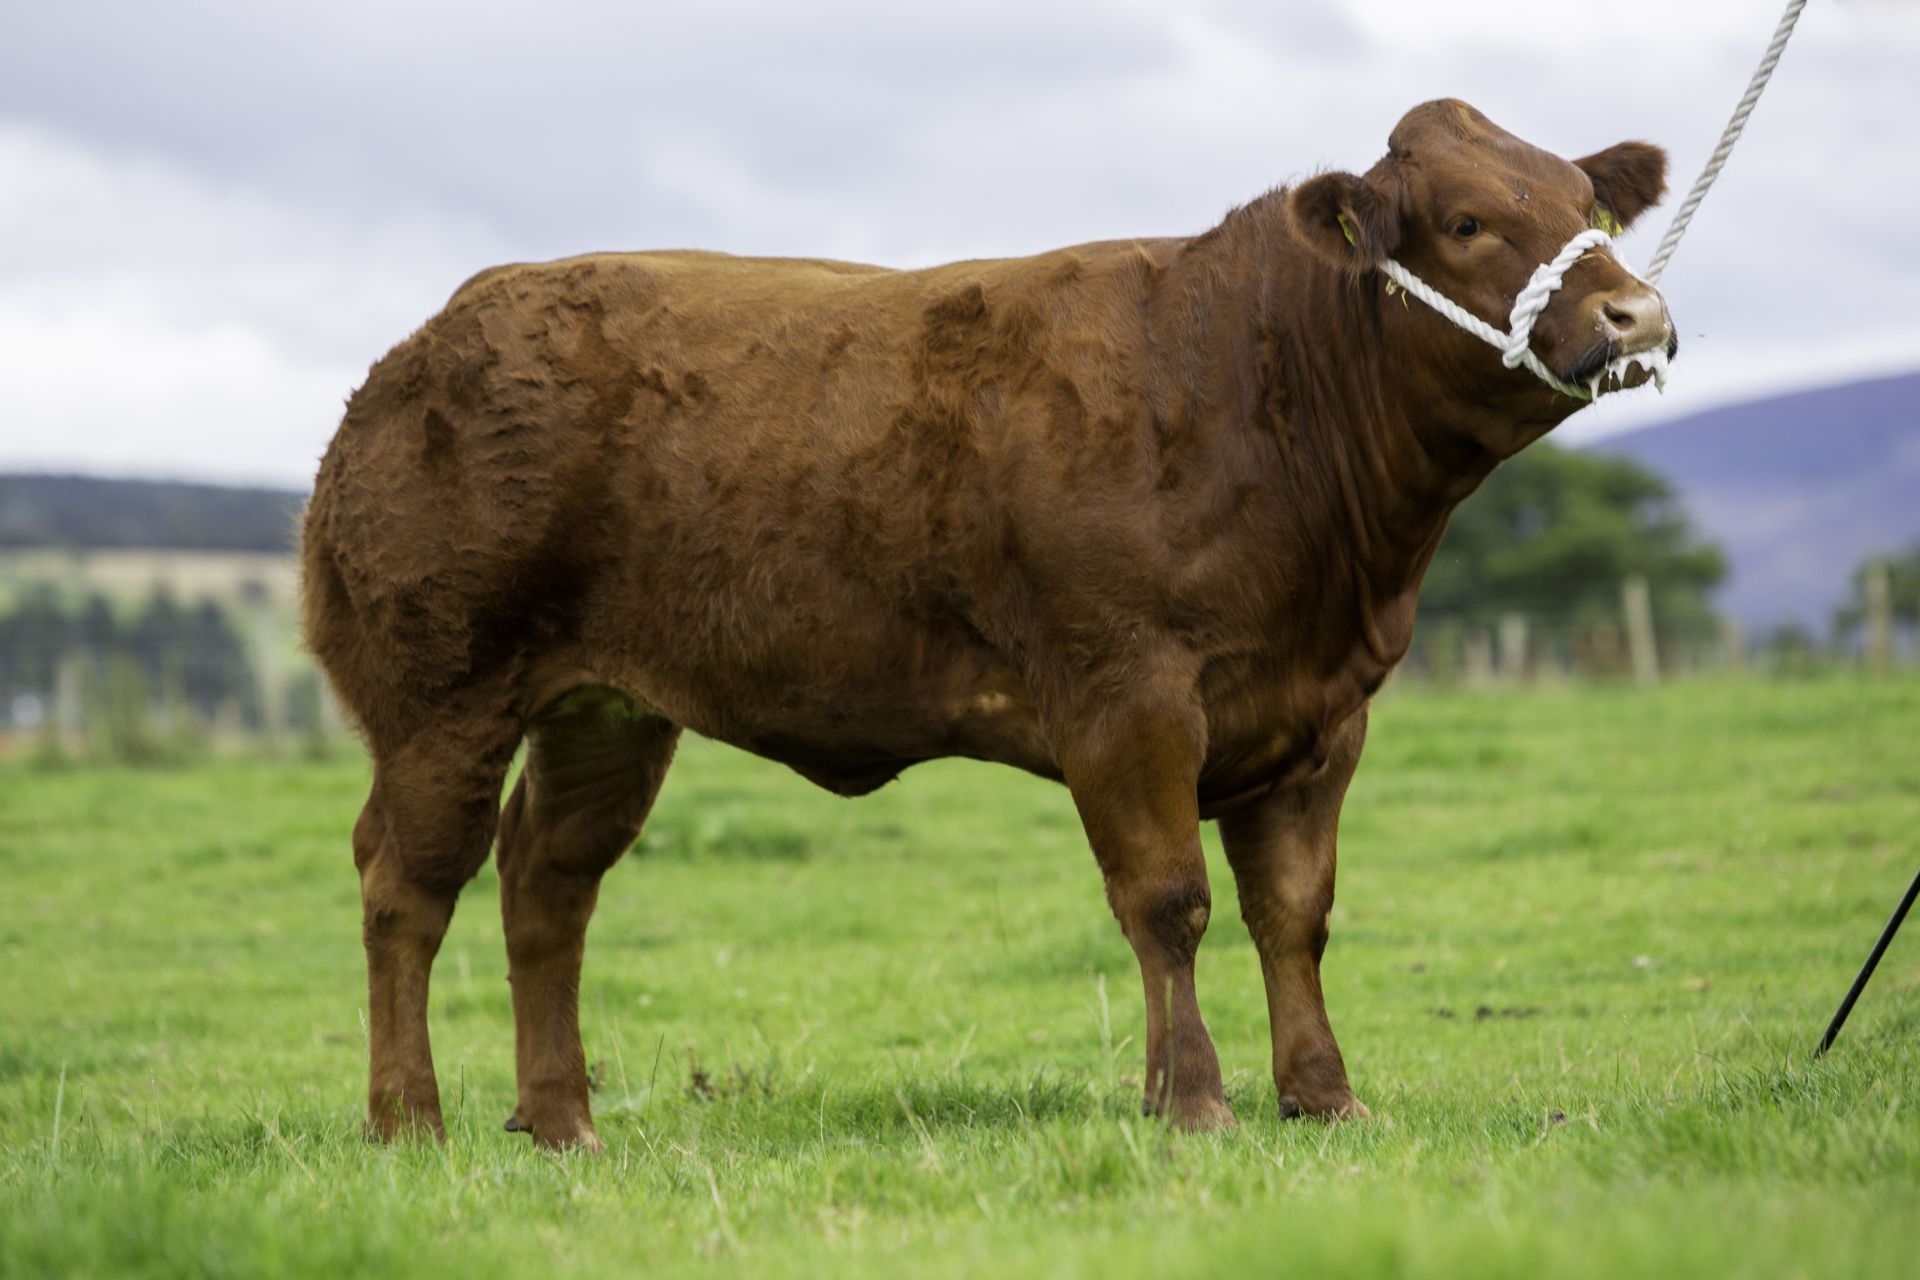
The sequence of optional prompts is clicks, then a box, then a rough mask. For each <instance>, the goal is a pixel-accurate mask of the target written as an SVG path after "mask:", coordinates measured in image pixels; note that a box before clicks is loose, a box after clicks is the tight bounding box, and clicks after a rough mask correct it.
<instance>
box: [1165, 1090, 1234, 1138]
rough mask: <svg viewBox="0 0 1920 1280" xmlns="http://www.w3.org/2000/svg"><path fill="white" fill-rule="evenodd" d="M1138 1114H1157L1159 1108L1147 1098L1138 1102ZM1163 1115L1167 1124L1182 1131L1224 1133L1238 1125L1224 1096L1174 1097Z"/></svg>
mask: <svg viewBox="0 0 1920 1280" xmlns="http://www.w3.org/2000/svg"><path fill="white" fill-rule="evenodd" d="M1140 1114H1141V1115H1143V1116H1151V1115H1159V1114H1161V1110H1160V1108H1159V1107H1156V1106H1155V1105H1154V1104H1153V1099H1151V1098H1147V1099H1143V1100H1142V1101H1141V1103H1140ZM1165 1115H1166V1118H1167V1124H1168V1125H1169V1126H1171V1127H1172V1128H1175V1129H1178V1130H1179V1131H1180V1132H1182V1133H1225V1132H1228V1131H1229V1130H1232V1129H1237V1128H1239V1127H1240V1122H1239V1121H1238V1120H1236V1119H1234V1115H1233V1108H1232V1107H1229V1106H1228V1105H1227V1100H1226V1099H1225V1098H1195V1099H1192V1100H1189V1101H1184V1102H1183V1101H1180V1100H1178V1099H1176V1100H1175V1101H1174V1102H1173V1103H1172V1104H1170V1105H1169V1106H1168V1107H1167V1109H1166V1111H1165Z"/></svg>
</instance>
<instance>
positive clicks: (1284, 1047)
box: [1220, 711, 1367, 1117]
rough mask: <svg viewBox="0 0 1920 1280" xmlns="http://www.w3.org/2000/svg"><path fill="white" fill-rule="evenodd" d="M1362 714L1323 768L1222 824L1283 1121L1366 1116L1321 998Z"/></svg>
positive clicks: (1363, 733) (1363, 726) (1346, 728)
mask: <svg viewBox="0 0 1920 1280" xmlns="http://www.w3.org/2000/svg"><path fill="white" fill-rule="evenodd" d="M1365 737H1366V713H1365V712H1364V711H1363V712H1362V713H1360V714H1359V715H1357V716H1355V717H1354V718H1353V719H1352V720H1351V721H1349V722H1348V723H1347V725H1346V726H1344V727H1343V728H1342V729H1341V731H1340V736H1339V738H1338V740H1337V741H1336V742H1335V744H1334V748H1333V751H1332V752H1331V753H1330V755H1329V757H1328V760H1327V763H1326V766H1325V767H1324V768H1323V769H1322V770H1321V771H1320V772H1319V773H1318V774H1316V775H1315V776H1314V777H1313V778H1311V779H1309V780H1307V781H1306V782H1304V783H1301V784H1298V785H1296V786H1293V787H1288V788H1285V789H1282V790H1276V791H1273V792H1270V793H1268V794H1267V795H1265V796H1263V797H1261V798H1260V799H1259V800H1258V801H1256V802H1254V803H1253V804H1251V805H1249V806H1248V807H1246V808H1244V809H1239V810H1236V811H1235V812H1233V813H1231V814H1229V815H1227V816H1225V817H1223V818H1221V820H1220V836H1221V840H1222V843H1224V844H1225V846H1226V852H1227V861H1228V862H1229V863H1230V864H1232V866H1233V878H1234V882H1235V883H1236V884H1237V885H1238V886H1239V889H1240V914H1241V915H1242V916H1243V917H1244V918H1245V919H1246V922H1247V929H1248V931H1249V932H1250V933H1252V934H1253V942H1254V946H1255V947H1257V948H1258V949H1259V952H1260V969H1261V972H1262V974H1263V975H1264V976H1265V978H1266V983H1267V1016H1268V1019H1269V1021H1270V1023H1271V1025H1272V1030H1273V1082H1274V1085H1275V1087H1276V1088H1277V1089H1278V1090H1279V1094H1280V1111H1281V1114H1282V1115H1285V1116H1296V1115H1302V1114H1304V1115H1311V1116H1325V1117H1341V1116H1364V1115H1366V1114H1367V1109H1366V1108H1365V1107H1364V1106H1362V1105H1361V1104H1360V1102H1359V1100H1358V1099H1357V1098H1355V1097H1354V1096H1353V1090H1352V1089H1351V1088H1350V1087H1349V1086H1348V1084H1347V1067H1346V1063H1345V1062H1344V1061H1343V1060H1342V1059H1341V1056H1340V1046H1339V1045H1338V1044H1336V1043H1334V1039H1333V1027H1332V1025H1331V1024H1330V1023H1329V1022H1328V1021H1327V1006H1326V1001H1325V999H1324V998H1323V997H1322V995H1321V991H1320V958H1321V956H1322V955H1323V954H1324V953H1325V951H1326V948H1327V914H1328V912H1329V911H1331V910H1332V908H1333V871H1334V832H1335V828H1336V827H1337V825H1338V824H1339V820H1340V802H1341V799H1342V797H1343V796H1345V794H1346V790H1347V782H1348V781H1349V780H1350V779H1351V778H1352V777H1353V769H1354V766H1355V765H1356V764H1357V763H1359V760H1360V746H1361V743H1362V742H1363V741H1364V740H1365Z"/></svg>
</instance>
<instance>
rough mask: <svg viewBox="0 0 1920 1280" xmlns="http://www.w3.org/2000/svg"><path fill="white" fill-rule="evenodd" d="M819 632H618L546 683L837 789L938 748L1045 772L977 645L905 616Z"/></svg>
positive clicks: (1016, 694) (1025, 716)
mask: <svg viewBox="0 0 1920 1280" xmlns="http://www.w3.org/2000/svg"><path fill="white" fill-rule="evenodd" d="M684 616H685V615H682V617H684ZM833 631H834V634H833V635H832V636H830V637H823V636H819V635H814V634H812V633H811V632H810V631H808V630H807V629H805V628H800V629H794V630H784V629H783V630H781V631H779V632H778V633H773V632H768V633H759V634H756V635H755V637H754V641H753V645H752V647H751V648H750V649H740V650H733V649H727V648H725V647H715V646H697V645H695V646H689V645H686V644H675V643H674V640H673V638H672V637H669V636H654V635H647V634H638V638H636V634H637V633H633V632H629V633H628V635H627V636H626V637H623V642H621V643H606V642H605V641H604V640H603V641H601V642H598V643H595V642H591V641H590V642H589V643H588V644H587V645H586V646H584V647H583V649H582V650H580V651H576V655H575V656H574V657H573V658H572V660H570V661H568V662H567V663H565V664H564V665H565V674H563V675H562V676H561V677H560V678H559V679H558V680H556V681H555V683H556V684H565V683H573V684H593V685H603V686H607V687H610V688H613V689H617V690H619V691H620V692H622V693H623V694H625V695H626V696H627V697H628V698H629V699H631V700H632V701H633V702H634V703H635V704H637V705H638V706H640V707H643V708H645V709H647V710H649V711H651V712H653V713H656V714H659V715H661V716H664V717H666V718H667V719H670V720H672V721H674V722H675V723H677V724H680V725H682V726H684V727H685V728H688V729H691V730H692V731H694V732H695V733H698V734H700V735H702V736H703V737H709V738H713V739H715V740H717V741H721V742H726V743H729V744H731V745H733V746H737V747H740V748H742V749H743V750H746V751H749V752H752V753H753V754H755V755H759V756H763V757H765V758H767V759H770V760H774V761H777V762H778V763H781V764H784V765H787V766H789V767H791V768H792V769H794V770H795V771H796V772H798V773H800V774H801V775H802V776H803V777H805V778H807V779H808V780H810V781H812V782H815V783H817V784H819V785H820V786H822V787H825V788H826V789H828V790H830V791H833V792H836V793H838V794H841V795H861V794H864V793H866V792H869V791H872V790H874V789H875V788H877V787H879V786H881V785H883V784H884V783H886V782H888V781H890V780H891V779H892V778H894V777H896V776H898V774H899V773H900V772H901V771H902V770H903V769H905V768H907V767H908V766H910V765H913V764H916V763H919V762H921V761H925V760H934V759H940V758H943V757H947V756H959V757H967V758H972V759H978V760H987V761H993V762H997V763H1001V764H1007V765H1012V766H1014V767H1016V768H1019V769H1023V770H1026V771H1028V772H1030V773H1035V774H1039V775H1041V776H1043V777H1052V778H1057V777H1058V776H1059V769H1058V766H1057V765H1056V763H1055V761H1054V758H1053V752H1052V749H1051V747H1050V745H1049V744H1048V742H1047V740H1046V737H1045V735H1044V734H1043V733H1042V731H1041V728H1040V720H1039V716H1038V714H1037V712H1036V710H1035V708H1034V705H1033V701H1032V699H1031V697H1029V696H1028V694H1027V691H1026V689H1025V688H1024V687H1023V686H1022V685H1021V683H1020V681H1019V680H1018V678H1017V676H1016V675H1015V674H1014V672H1013V671H1012V669H1011V668H1010V667H1008V666H1006V665H1005V664H1003V663H1001V662H1000V661H999V660H998V659H997V658H996V657H995V656H994V655H992V654H991V653H988V652H986V651H984V650H981V649H979V648H977V647H974V646H971V645H968V644H966V643H964V642H960V641H954V640H951V639H948V638H946V637H943V636H941V635H940V634H938V633H937V632H931V631H928V630H923V629H921V628H919V627H915V626H912V625H910V624H900V625H898V626H890V625H879V626H877V627H876V628H875V629H874V630H871V631H866V630H863V629H861V628H859V627H836V628H834V629H833ZM681 638H682V639H684V638H685V637H684V635H683V636H682V637H681Z"/></svg>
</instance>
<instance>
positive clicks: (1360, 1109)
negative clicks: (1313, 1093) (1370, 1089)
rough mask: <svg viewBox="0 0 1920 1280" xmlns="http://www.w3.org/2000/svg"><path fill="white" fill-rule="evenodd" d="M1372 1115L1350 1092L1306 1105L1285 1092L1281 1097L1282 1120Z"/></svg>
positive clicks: (1344, 1118) (1348, 1118)
mask: <svg viewBox="0 0 1920 1280" xmlns="http://www.w3.org/2000/svg"><path fill="white" fill-rule="evenodd" d="M1372 1115H1373V1113H1372V1112H1371V1111H1368V1110H1367V1106H1366V1104H1365V1103H1364V1102H1362V1101H1360V1099H1358V1098H1356V1097H1354V1096H1353V1095H1352V1094H1350V1093H1349V1094H1346V1095H1344V1096H1342V1097H1339V1098H1333V1099H1330V1100H1328V1101H1326V1102H1323V1103H1315V1104H1312V1105H1305V1106H1303V1105H1302V1104H1300V1103H1299V1102H1296V1101H1294V1100H1293V1099H1292V1098H1289V1097H1287V1096H1286V1095H1285V1094H1282V1095H1281V1097H1280V1118H1281V1119H1282V1120H1297V1119H1300V1118H1301V1117H1302V1116H1309V1117H1311V1118H1313V1119H1315V1120H1366V1119H1369V1118H1371V1117H1372Z"/></svg>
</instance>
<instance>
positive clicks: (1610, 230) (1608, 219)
mask: <svg viewBox="0 0 1920 1280" xmlns="http://www.w3.org/2000/svg"><path fill="white" fill-rule="evenodd" d="M1592 222H1593V225H1594V226H1596V227H1598V228H1599V229H1600V230H1602V231H1604V232H1606V233H1607V234H1608V235H1610V236H1617V235H1619V234H1620V233H1622V232H1623V231H1625V230H1626V228H1625V227H1623V226H1621V225H1620V219H1618V218H1616V217H1614V216H1613V210H1611V209H1609V208H1607V207H1606V206H1605V205H1598V204H1597V205H1595V206H1593V218H1592Z"/></svg>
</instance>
